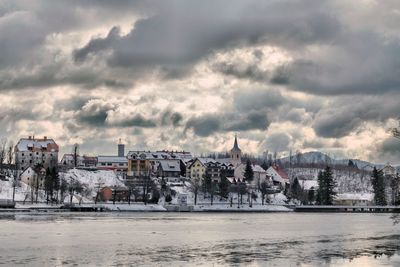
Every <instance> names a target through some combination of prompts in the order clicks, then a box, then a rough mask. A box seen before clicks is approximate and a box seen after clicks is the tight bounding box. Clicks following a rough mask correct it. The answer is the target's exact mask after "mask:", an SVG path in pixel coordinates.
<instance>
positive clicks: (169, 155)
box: [127, 151, 193, 161]
mask: <svg viewBox="0 0 400 267" xmlns="http://www.w3.org/2000/svg"><path fill="white" fill-rule="evenodd" d="M134 156H136V157H141V158H143V159H149V160H158V159H181V160H183V161H188V160H191V159H192V158H193V157H192V154H191V153H190V152H185V151H180V152H177V151H175V152H174V151H129V152H128V154H127V158H128V159H132V158H133V157H134Z"/></svg>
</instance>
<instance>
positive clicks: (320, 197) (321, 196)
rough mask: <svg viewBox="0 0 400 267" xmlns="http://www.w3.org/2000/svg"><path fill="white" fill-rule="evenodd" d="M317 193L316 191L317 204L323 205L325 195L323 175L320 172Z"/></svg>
mask: <svg viewBox="0 0 400 267" xmlns="http://www.w3.org/2000/svg"><path fill="white" fill-rule="evenodd" d="M317 181H318V191H317V199H316V200H317V204H318V205H323V204H324V201H323V199H324V195H325V192H326V190H325V181H324V174H323V172H322V171H320V172H319V173H318V180H317Z"/></svg>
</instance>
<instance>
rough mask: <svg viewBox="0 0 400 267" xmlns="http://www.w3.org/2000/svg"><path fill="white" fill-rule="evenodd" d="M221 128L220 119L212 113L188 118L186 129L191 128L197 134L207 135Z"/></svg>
mask: <svg viewBox="0 0 400 267" xmlns="http://www.w3.org/2000/svg"><path fill="white" fill-rule="evenodd" d="M220 128H221V121H220V120H219V119H218V118H217V117H215V116H213V115H205V116H201V117H194V118H191V119H189V121H188V122H187V123H186V129H193V131H194V133H195V134H196V135H198V136H203V137H204V136H209V135H211V134H213V133H215V132H217V131H219V130H220Z"/></svg>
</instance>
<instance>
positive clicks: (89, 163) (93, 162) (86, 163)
mask: <svg viewBox="0 0 400 267" xmlns="http://www.w3.org/2000/svg"><path fill="white" fill-rule="evenodd" d="M60 165H61V166H62V167H67V168H74V167H77V168H95V167H96V166H97V157H90V156H79V155H77V157H76V166H75V159H74V155H73V154H64V155H63V157H62V158H61V161H60Z"/></svg>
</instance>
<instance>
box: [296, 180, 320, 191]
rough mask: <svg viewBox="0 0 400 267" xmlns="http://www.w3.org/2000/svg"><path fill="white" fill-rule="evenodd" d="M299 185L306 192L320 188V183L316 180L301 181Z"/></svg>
mask: <svg viewBox="0 0 400 267" xmlns="http://www.w3.org/2000/svg"><path fill="white" fill-rule="evenodd" d="M299 184H300V186H301V187H302V188H303V189H304V190H310V189H312V188H313V189H317V188H318V181H316V180H299Z"/></svg>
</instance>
